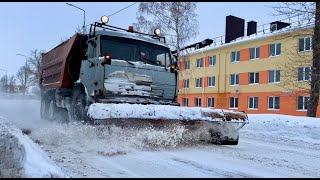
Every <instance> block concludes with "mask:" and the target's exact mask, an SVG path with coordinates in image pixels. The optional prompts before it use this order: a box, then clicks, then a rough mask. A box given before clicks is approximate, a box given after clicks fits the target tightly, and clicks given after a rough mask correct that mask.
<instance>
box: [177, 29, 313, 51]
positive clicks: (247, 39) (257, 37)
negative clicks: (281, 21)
mask: <svg viewBox="0 0 320 180" xmlns="http://www.w3.org/2000/svg"><path fill="white" fill-rule="evenodd" d="M311 28H314V23H309V24H307V25H306V24H301V25H299V26H294V27H291V26H288V27H286V28H283V29H280V30H276V31H274V32H258V33H256V34H252V35H250V36H243V37H240V38H237V39H235V40H233V41H231V42H230V43H223V42H220V43H216V44H215V43H212V44H211V45H209V46H206V47H204V48H200V49H192V50H189V51H188V50H184V51H182V52H181V55H182V56H184V55H194V54H198V53H203V52H207V51H211V50H215V49H219V48H223V47H228V46H233V45H237V44H242V43H244V42H250V41H254V40H260V39H265V38H269V37H273V36H277V35H281V34H287V33H290V32H296V31H299V30H304V29H311ZM220 38H222V36H220Z"/></svg>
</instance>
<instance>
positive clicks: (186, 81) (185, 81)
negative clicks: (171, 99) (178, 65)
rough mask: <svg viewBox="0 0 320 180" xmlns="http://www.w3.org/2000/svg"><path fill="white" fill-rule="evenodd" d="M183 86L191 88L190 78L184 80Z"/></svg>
mask: <svg viewBox="0 0 320 180" xmlns="http://www.w3.org/2000/svg"><path fill="white" fill-rule="evenodd" d="M183 88H185V89H187V88H189V79H185V80H184V83H183Z"/></svg>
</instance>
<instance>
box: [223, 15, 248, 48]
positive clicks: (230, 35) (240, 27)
mask: <svg viewBox="0 0 320 180" xmlns="http://www.w3.org/2000/svg"><path fill="white" fill-rule="evenodd" d="M243 36H244V19H241V18H239V17H235V16H232V15H229V16H227V17H226V34H225V43H229V42H230V41H232V40H234V39H237V38H239V37H243Z"/></svg>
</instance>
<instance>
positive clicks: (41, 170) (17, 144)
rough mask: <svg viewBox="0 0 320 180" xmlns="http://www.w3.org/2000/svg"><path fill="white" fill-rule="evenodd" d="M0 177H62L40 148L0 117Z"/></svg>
mask: <svg viewBox="0 0 320 180" xmlns="http://www.w3.org/2000/svg"><path fill="white" fill-rule="evenodd" d="M0 135H1V136H0V177H64V174H63V173H62V171H61V169H60V168H59V167H57V166H56V165H55V164H54V163H53V161H51V159H49V157H48V156H47V155H46V153H45V152H44V151H42V150H41V148H40V147H39V146H38V145H37V144H35V143H34V142H33V141H32V140H31V139H29V137H27V136H26V135H23V134H22V132H21V131H20V130H19V129H17V128H16V127H14V126H13V125H12V124H11V123H9V122H8V121H6V120H5V119H4V118H2V117H0Z"/></svg>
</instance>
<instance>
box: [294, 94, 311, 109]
mask: <svg viewBox="0 0 320 180" xmlns="http://www.w3.org/2000/svg"><path fill="white" fill-rule="evenodd" d="M302 97H303V109H298V106H299V96H297V106H296V107H297V108H296V111H308V109H305V98H306V97H308V98H310V96H302Z"/></svg>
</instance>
